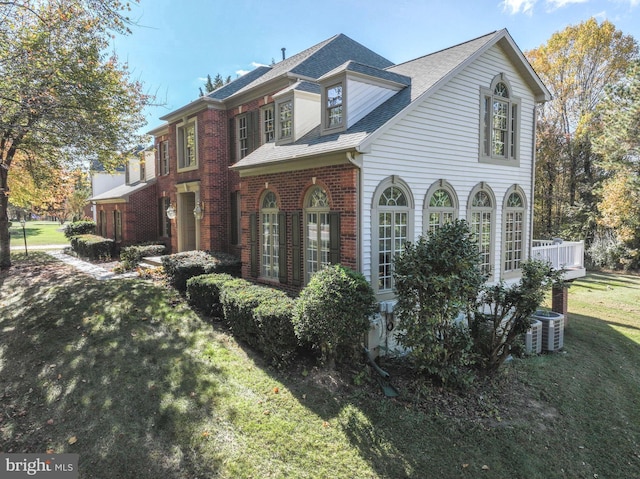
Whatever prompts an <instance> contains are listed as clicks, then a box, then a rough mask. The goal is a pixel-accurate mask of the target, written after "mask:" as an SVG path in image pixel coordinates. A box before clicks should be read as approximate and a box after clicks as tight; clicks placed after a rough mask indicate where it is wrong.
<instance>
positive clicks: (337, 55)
mask: <svg viewBox="0 0 640 479" xmlns="http://www.w3.org/2000/svg"><path fill="white" fill-rule="evenodd" d="M348 60H356V61H358V62H361V63H364V64H367V65H371V66H374V67H377V68H386V67H389V66H391V65H393V63H392V62H390V61H389V60H387V59H386V58H384V57H382V56H380V55H378V54H377V53H375V52H373V51H371V50H369V49H368V48H366V47H365V46H363V45H361V44H360V43H358V42H356V41H355V40H352V39H351V38H349V37H348V36H346V35H343V34H339V35H336V36H334V37H331V38H329V39H327V40H325V41H323V42H320V43H318V44H317V45H314V46H312V47H311V48H307V49H306V50H304V51H302V52H300V53H298V54H296V55H293V56H291V57H289V58H286V59H285V60H282V61H280V62H278V63H276V64H275V65H273V66H271V67H269V71H267V72H265V73H263V74H261V75H259V76H258V77H257V78H254V79H253V80H252V81H251V82H248V83H245V84H244V85H243V86H242V88H239V89H236V91H234V92H233V93H232V94H229V95H227V96H226V97H224V98H225V99H226V98H230V97H231V96H234V95H237V94H242V93H244V92H247V91H250V90H252V89H254V88H256V87H258V86H260V85H262V84H264V83H266V82H268V81H270V80H273V79H275V78H278V77H280V76H284V75H287V74H292V75H293V76H294V77H295V76H296V75H299V76H300V77H303V78H314V79H317V78H319V77H321V76H322V75H324V74H325V73H326V72H328V71H330V70H333V69H334V68H335V67H337V66H339V65H341V64H343V63H345V62H346V61H348ZM254 71H255V70H254ZM249 74H250V73H248V74H247V75H249ZM241 78H242V77H241ZM238 80H240V78H239V79H238ZM238 80H236V81H238ZM233 83H235V82H231V83H230V84H229V85H232V84H233Z"/></svg>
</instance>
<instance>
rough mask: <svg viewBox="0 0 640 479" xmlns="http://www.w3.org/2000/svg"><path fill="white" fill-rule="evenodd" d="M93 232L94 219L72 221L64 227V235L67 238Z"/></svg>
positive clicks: (94, 226) (94, 230)
mask: <svg viewBox="0 0 640 479" xmlns="http://www.w3.org/2000/svg"><path fill="white" fill-rule="evenodd" d="M95 232H96V223H95V221H85V220H83V221H74V222H73V223H69V224H68V225H66V226H65V227H64V235H65V236H66V237H67V238H69V239H71V238H73V237H74V236H78V235H88V234H94V233H95Z"/></svg>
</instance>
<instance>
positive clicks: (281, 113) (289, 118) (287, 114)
mask: <svg viewBox="0 0 640 479" xmlns="http://www.w3.org/2000/svg"><path fill="white" fill-rule="evenodd" d="M292 136H293V100H287V101H283V102H282V103H278V139H279V140H287V139H290V138H291V137H292Z"/></svg>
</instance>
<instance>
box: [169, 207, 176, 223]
mask: <svg viewBox="0 0 640 479" xmlns="http://www.w3.org/2000/svg"><path fill="white" fill-rule="evenodd" d="M167 218H169V219H170V220H173V219H175V218H176V209H175V208H174V207H173V204H170V205H169V207H168V208H167Z"/></svg>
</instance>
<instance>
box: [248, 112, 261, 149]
mask: <svg viewBox="0 0 640 479" xmlns="http://www.w3.org/2000/svg"><path fill="white" fill-rule="evenodd" d="M259 146H260V112H258V111H250V112H249V113H248V114H247V153H251V152H252V151H253V150H255V149H256V148H258V147H259Z"/></svg>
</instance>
